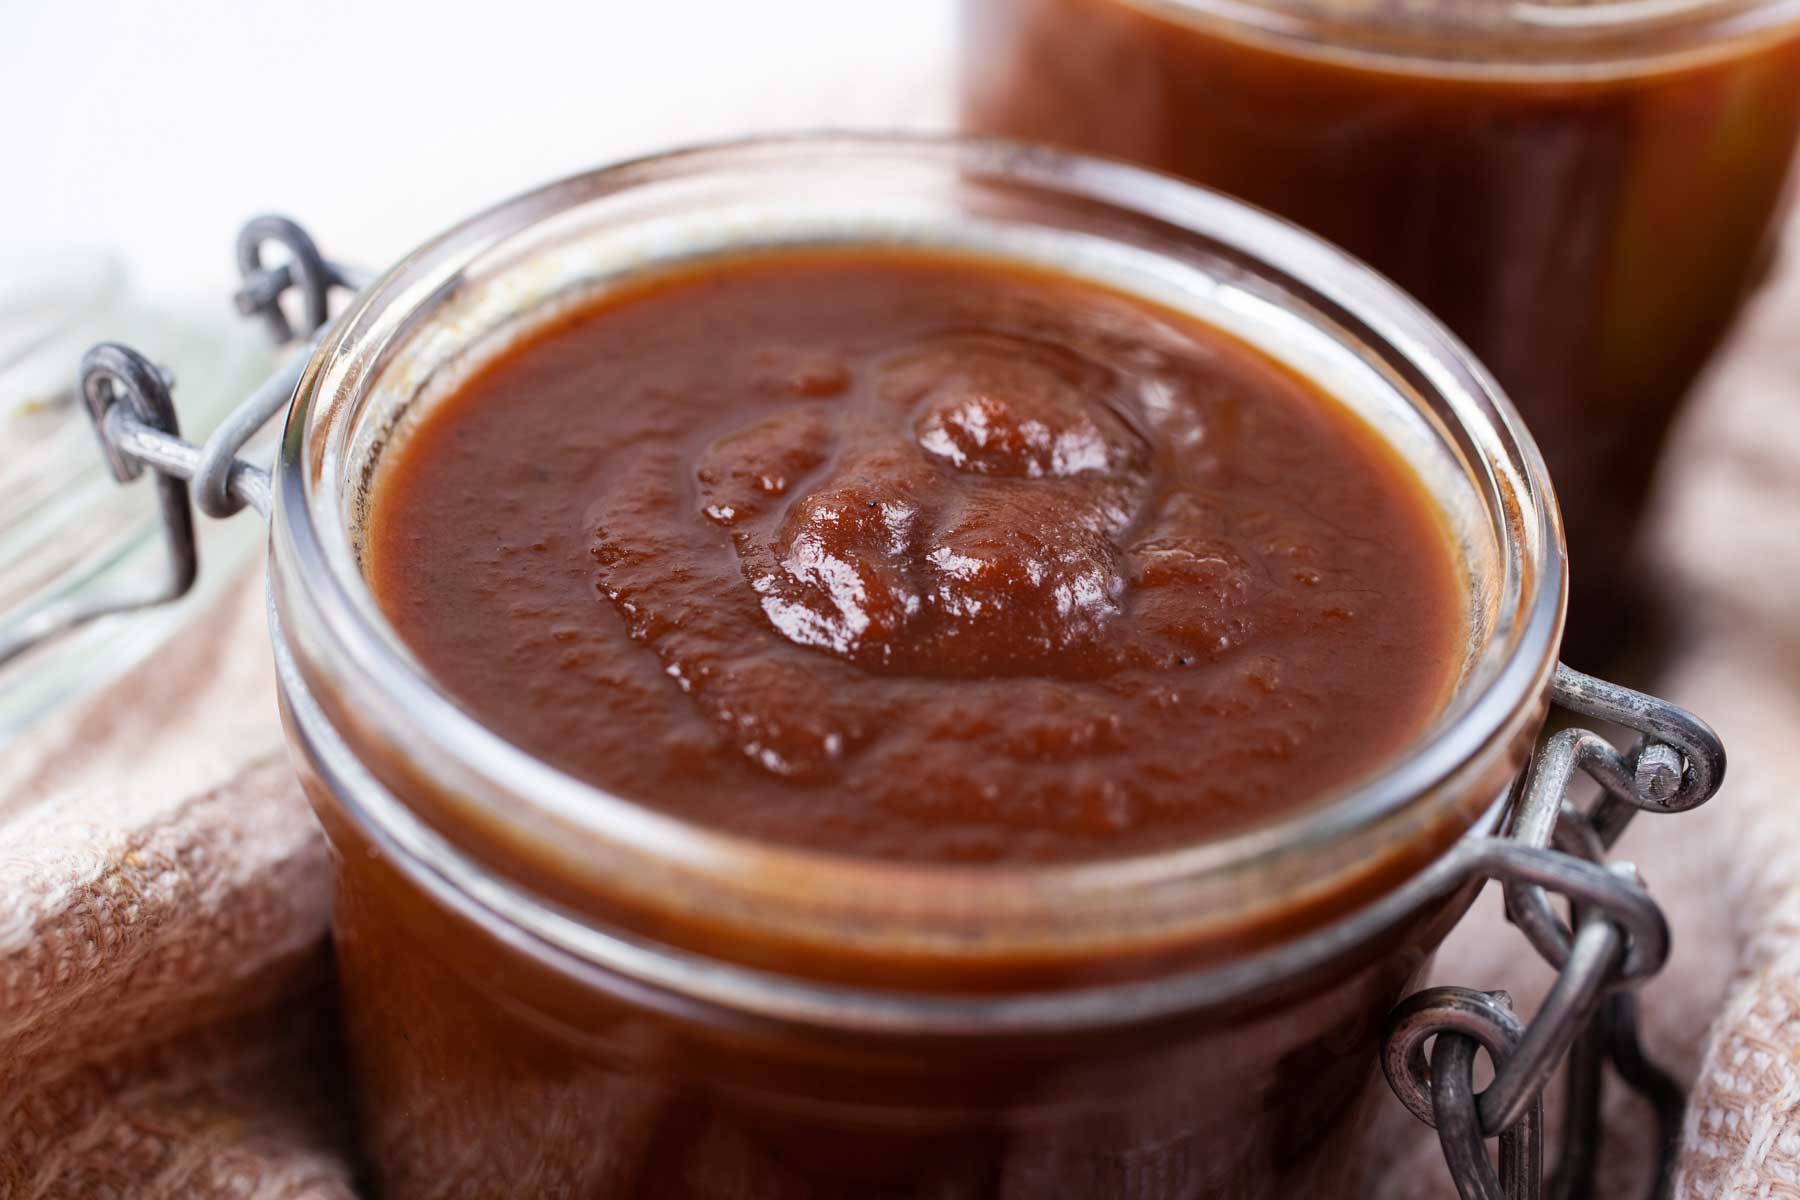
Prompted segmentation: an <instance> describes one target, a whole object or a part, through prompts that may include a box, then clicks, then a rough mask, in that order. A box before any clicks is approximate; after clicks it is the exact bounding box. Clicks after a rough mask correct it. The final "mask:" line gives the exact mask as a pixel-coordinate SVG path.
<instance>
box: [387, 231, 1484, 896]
mask: <svg viewBox="0 0 1800 1200" xmlns="http://www.w3.org/2000/svg"><path fill="white" fill-rule="evenodd" d="M365 566H366V569H367V571H368V574H369V578H370V580H371V583H372V586H373V588H374V590H375V592H376V595H377V598H378V600H379V602H380V603H381V605H382V607H383V609H384V611H385V612H386V613H387V615H388V616H389V618H390V620H391V621H392V622H393V623H394V625H395V626H396V628H397V629H398V631H399V633H400V634H401V636H402V637H403V639H404V640H405V641H406V642H407V643H408V644H409V645H410V646H411V648H412V649H413V650H414V652H415V654H416V655H417V656H418V657H419V658H420V659H421V660H422V662H423V663H424V665H425V666H426V667H427V669H428V670H429V671H431V672H432V673H433V674H434V675H435V676H436V677H437V678H438V679H439V680H440V681H441V682H442V684H443V685H444V686H445V687H446V689H447V690H448V691H449V692H450V693H451V694H452V695H453V696H455V697H456V698H457V699H458V700H459V701H460V702H461V703H462V704H464V705H465V706H466V707H467V708H468V709H470V710H471V711H472V712H473V713H474V714H475V715H476V716H477V717H478V718H479V719H481V720H482V721H483V722H484V723H486V724H487V725H489V726H490V727H492V728H494V729H496V730H498V731H499V732H500V733H502V734H503V735H504V736H506V737H508V738H509V739H511V740H513V741H514V742H516V743H517V744H519V745H520V746H522V747H524V748H525V749H527V750H529V751H531V752H532V753H534V754H536V755H538V756H539V757H541V758H544V759H545V760H547V761H549V762H551V763H554V764H556V765H558V766H560V767H562V768H564V769H566V770H568V771H569V772H571V773H573V774H575V775H577V776H580V777H582V778H585V779H588V780H591V781H592V782H594V783H596V784H599V785H601V786H603V787H606V788H608V789H610V790H612V791H614V792H616V793H618V794H620V795H623V796H626V797H629V798H632V799H635V800H638V801H641V802H644V803H647V804H650V805H652V806H655V807H657V808H660V809H663V810H665V811H668V812H671V813H673V814H676V815H679V816H682V817H685V818H689V819H692V820H696V821H699V822H702V823H705V824H707V825H710V826H714V827H717V828H721V829H725V830H729V831H733V832H736V833H740V834H745V835H749V836H752V837H756V838H760V839H768V840H773V841H777V842H783V843H792V844H800V845H805V846H811V847H819V848H826V849H831V850H836V851H841V852H846V853H852V854H858V855H867V856H875V857H882V858H890V859H907V860H918V861H937V862H987V861H1046V860H1068V859H1081V858H1092V857H1102V856H1110V855H1116V854H1122V853H1127V852H1131V851H1136V850H1142V849H1146V848H1152V847H1160V846H1167V845H1172V844H1178V843H1185V842H1191V841H1196V840H1203V839H1207V838H1213V837H1218V836H1221V835H1224V834H1228V833H1232V832H1237V831H1240V830H1243V829H1246V828H1250V827H1252V826H1254V825H1256V824H1258V823H1260V822H1263V821H1266V820H1268V819H1270V818H1272V817H1275V816H1279V815H1282V814H1284V813H1287V812H1290V811H1292V810H1293V809H1295V808H1297V807H1301V806H1304V805H1306V804H1307V803H1309V802H1310V801H1314V800H1317V799H1318V798H1320V797H1321V796H1322V795H1324V794H1325V793H1327V792H1329V791H1331V790H1333V789H1335V788H1338V787H1341V786H1344V785H1347V784H1349V783H1352V782H1354V781H1355V780H1357V779H1358V778H1360V777H1362V776H1365V775H1367V774H1368V773H1370V772H1372V771H1374V770H1376V769H1378V768H1380V767H1381V766H1382V765H1384V764H1385V762H1386V761H1388V760H1389V759H1391V758H1392V757H1393V756H1394V755H1395V754H1396V753H1398V752H1399V751H1400V750H1401V749H1402V748H1403V747H1404V746H1405V745H1406V744H1407V743H1408V742H1409V741H1411V740H1412V738H1414V737H1415V736H1416V735H1417V734H1418V733H1419V732H1420V731H1421V730H1422V728H1423V727H1424V725H1425V724H1426V723H1427V722H1428V721H1429V719H1430V718H1431V717H1432V716H1433V715H1434V713H1435V712H1436V711H1437V709H1438V708H1439V707H1440V705H1441V704H1442V702H1443V699H1444V697H1445V695H1446V693H1447V690H1448V688H1449V687H1450V685H1451V684H1452V682H1453V680H1454V676H1455V671H1456V667H1457V665H1458V661H1459V658H1460V654H1461V648H1462V637H1463V620H1464V609H1463V601H1462V584H1461V577H1460V573H1459V571H1458V569H1457V567H1456V565H1455V563H1454V560H1453V557H1452V554H1451V551H1450V548H1449V543H1448V540H1447V536H1446V534H1445V532H1444V531H1443V529H1442V527H1441V525H1440V523H1439V519H1438V517H1437V515H1436V511H1435V508H1434V507H1433V505H1432V503H1431V501H1430V500H1429V499H1428V498H1427V497H1426V496H1425V495H1424V494H1423V492H1422V490H1421V485H1420V483H1419V482H1418V480H1417V479H1416V478H1415V477H1414V476H1413V475H1412V474H1411V472H1410V470H1409V469H1408V468H1407V467H1405V466H1404V464H1402V463H1401V462H1400V461H1399V459H1398V458H1397V457H1396V456H1395V455H1394V454H1393V452H1392V451H1391V450H1390V449H1389V448H1388V447H1387V446H1386V445H1385V444H1384V443H1383V442H1382V441H1381V440H1380V439H1379V437H1378V436H1377V435H1376V434H1374V433H1373V431H1371V430H1369V429H1368V428H1367V427H1365V426H1363V425H1362V424H1361V423H1360V422H1359V421H1358V420H1357V419H1356V418H1355V417H1353V416H1352V415H1351V414H1350V413H1349V412H1348V411H1347V410H1346V409H1344V408H1343V407H1342V406H1341V405H1339V404H1338V403H1337V402H1335V401H1334V400H1332V399H1330V398H1329V397H1327V396H1324V395H1322V394H1320V393H1319V392H1318V391H1317V390H1316V388H1315V387H1314V386H1313V385H1311V384H1310V383H1308V382H1306V381H1304V380H1302V379H1300V378H1298V377H1296V376H1294V375H1293V374H1291V373H1289V372H1288V371H1286V370H1285V369H1284V368H1282V367H1280V366H1279V365H1277V364H1275V363H1274V362H1272V361H1270V360H1268V359H1266V358H1264V357H1263V356H1262V355H1260V354H1259V353H1257V352H1256V351H1253V350H1252V349H1250V348H1249V347H1248V346H1246V345H1244V344H1242V343H1240V342H1237V341H1235V340H1233V339H1232V338H1230V337H1228V336H1227V335H1225V334H1223V333H1222V332H1220V331H1217V330H1215V329H1212V328H1210V327H1208V326H1205V325H1202V324H1200V323H1198V322H1196V321H1194V320H1193V319H1191V318H1186V317H1183V316H1180V315H1178V314H1176V313H1173V312H1171V311H1168V310H1164V309H1161V308H1157V307H1154V306H1152V305H1149V304H1147V303H1144V302H1141V301H1138V300H1135V299H1131V298H1128V297H1126V296H1123V295H1120V294H1116V293H1112V292H1109V291H1106V290H1103V289H1100V288H1098V287H1096V286H1093V285H1090V284H1086V283H1083V282H1079V281H1076V280H1073V279H1068V278H1063V277H1059V276H1052V275H1048V274H1040V273H1036V272H1033V271H1028V270H1025V269H1022V268H1017V267H1010V266H1003V265H1000V264H995V263H990V262H985V261H982V260H976V259H963V258H955V257H949V256H937V255H933V254H929V253H926V252H911V251H877V250H857V251H785V252H780V253H771V254H764V255H759V256H746V257H743V258H740V259H735V260H729V261H725V262H715V263H713V264H711V265H709V266H708V267H707V268H705V269H703V270H694V271H691V272H687V273H683V274H679V275H673V276H668V277H665V278H661V279H657V280H654V281H651V282H648V283H644V284H641V285H637V286H634V287H632V288H630V289H628V290H625V291H623V292H618V293H614V294H612V295H610V296H608V297H606V298H604V299H602V300H600V301H598V302H596V303H594V304H592V305H590V306H589V307H588V308H586V309H584V310H581V311H578V312H575V313H573V314H572V315H569V316H566V317H564V318H561V319H559V320H558V321H557V322H556V323H554V324H552V325H550V326H549V327H547V328H544V329H540V330H538V331H536V332H535V333H534V334H533V335H532V336H531V337H530V338H528V339H527V340H526V341H525V342H523V343H521V344H519V345H515V346H513V347H511V348H510V349H509V350H507V351H506V352H505V353H504V354H503V355H502V356H501V357H500V358H499V359H497V360H496V361H495V362H493V363H491V364H489V365H488V366H487V367H486V368H484V369H483V370H482V371H481V372H480V373H479V374H478V375H477V376H475V377H474V378H473V379H472V380H470V381H469V382H467V383H466V384H465V385H464V386H462V387H461V388H460V389H459V390H458V391H457V392H456V393H455V394H454V395H452V396H450V397H448V398H447V399H445V400H444V401H442V402H441V403H438V404H436V405H435V406H433V408H432V409H431V410H430V411H429V412H427V413H425V414H424V416H423V418H422V419H421V420H420V421H419V422H418V423H417V425H416V427H415V428H413V429H412V430H411V431H410V432H409V433H408V434H407V435H406V436H405V438H404V440H403V442H402V443H401V444H400V445H399V446H398V448H397V449H396V450H395V451H392V452H390V453H389V454H388V456H387V460H386V461H384V464H383V471H382V476H381V478H380V480H379V481H378V486H377V490H376V494H375V497H374V504H373V507H372V518H371V521H370V524H369V529H368V537H367V546H366V563H365Z"/></svg>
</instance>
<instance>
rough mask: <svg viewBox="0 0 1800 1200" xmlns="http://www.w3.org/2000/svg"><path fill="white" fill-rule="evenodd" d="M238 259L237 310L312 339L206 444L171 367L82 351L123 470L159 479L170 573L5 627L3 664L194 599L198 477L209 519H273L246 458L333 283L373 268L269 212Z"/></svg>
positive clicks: (117, 350)
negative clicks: (89, 628) (273, 260)
mask: <svg viewBox="0 0 1800 1200" xmlns="http://www.w3.org/2000/svg"><path fill="white" fill-rule="evenodd" d="M270 243H276V244H278V245H280V246H282V247H284V248H285V249H286V250H287V252H288V258H287V260H286V261H285V262H282V263H280V264H279V265H277V266H273V267H266V266H264V265H263V252H264V250H265V249H266V248H267V247H268V245H269V244H270ZM237 258H238V270H239V273H240V274H241V276H242V279H243V285H242V286H241V287H240V288H239V290H238V293H237V297H236V300H237V306H238V310H239V311H240V312H242V313H244V314H245V315H248V316H260V317H262V318H263V320H264V322H265V323H266V324H267V325H268V328H269V332H270V334H271V336H272V337H273V338H274V339H275V342H276V344H277V345H287V344H289V343H291V342H294V341H299V340H304V341H305V343H306V344H305V345H304V346H303V347H302V348H301V349H300V350H298V351H297V352H295V353H293V354H292V355H290V356H289V358H288V360H287V362H286V364H285V365H284V366H283V367H282V368H281V369H280V370H278V371H276V372H275V374H274V375H272V376H271V377H270V378H269V379H268V381H267V382H265V383H264V384H263V385H262V386H261V387H259V388H257V389H256V391H255V392H253V393H252V394H251V396H250V397H249V399H247V400H245V401H244V403H243V404H241V405H239V406H238V407H237V408H236V409H234V410H233V411H232V412H231V414H230V415H229V416H227V417H226V418H225V420H223V421H222V422H220V424H219V427H218V428H217V429H215V430H214V431H213V433H212V436H210V437H208V438H207V439H206V441H205V442H204V443H202V444H200V445H195V444H194V443H192V442H190V441H187V440H186V439H184V438H183V437H182V436H181V427H180V423H179V421H178V419H177V417H176V414H175V402H174V399H173V398H172V396H171V395H170V388H171V387H172V385H173V378H172V376H170V375H169V373H168V372H166V371H164V370H162V369H161V368H159V367H157V366H155V365H154V364H153V363H152V362H151V361H150V360H149V359H148V358H146V357H145V356H144V355H142V354H140V353H138V352H137V351H136V350H133V349H131V348H130V347H129V346H123V345H120V344H119V343H117V342H103V343H101V344H100V345H97V346H95V347H93V348H92V349H90V350H89V351H88V352H87V353H86V354H85V355H83V356H82V359H81V373H80V376H79V380H78V383H77V385H76V387H77V394H78V395H79V396H80V397H81V401H82V405H83V407H84V408H85V409H86V411H87V414H88V419H89V420H90V421H91V422H92V424H93V426H94V432H95V434H96V435H97V436H98V437H99V439H100V452H101V454H103V455H104V456H105V458H106V462H107V465H108V467H110V468H111V470H112V474H113V478H114V479H116V480H118V481H119V482H121V483H128V482H130V481H131V480H133V479H136V478H137V477H138V476H139V475H141V474H142V473H143V470H144V468H145V467H149V468H150V470H151V472H152V473H153V474H154V475H155V477H156V494H157V507H158V511H159V513H160V516H161V523H162V535H163V541H164V543H165V545H166V547H167V557H166V560H165V566H164V569H163V572H162V574H161V577H160V578H157V579H153V580H150V581H149V582H147V583H146V582H143V581H134V582H133V584H132V585H131V586H129V587H125V588H115V589H110V590H107V591H104V592H99V593H94V592H87V593H84V594H80V595H75V596H71V597H68V598H66V599H65V600H63V601H62V602H60V603H57V604H51V605H47V606H44V607H41V608H38V609H36V610H34V611H33V612H32V613H30V614H29V615H28V616H27V617H25V618H23V619H20V620H17V621H13V622H10V623H8V624H6V625H3V626H0V666H3V665H5V664H6V663H8V662H10V661H11V660H13V659H15V658H17V657H19V656H20V655H22V654H24V653H25V652H26V651H28V650H30V649H32V648H33V647H35V646H37V645H39V644H41V643H43V642H46V641H48V640H50V639H52V638H56V637H60V636H62V635H63V634H66V633H69V632H71V631H73V630H75V629H76V628H78V627H80V626H82V625H85V624H87V623H88V622H90V621H94V620H97V619H99V618H101V617H106V616H112V615H114V614H116V613H126V612H133V611H135V610H138V609H144V608H153V607H155V606H157V605H161V604H167V603H169V602H171V601H174V600H178V599H180V598H181V597H182V596H183V595H185V594H186V593H187V591H188V589H189V588H191V587H193V585H194V581H195V580H196V579H197V578H198V577H199V572H200V562H199V552H198V549H197V547H196V545H195V541H194V518H193V512H192V505H191V504H190V497H189V485H190V481H191V484H192V490H193V496H192V503H193V504H194V505H198V507H199V509H200V511H201V512H202V513H205V514H206V515H207V516H209V517H218V518H224V517H230V516H232V515H234V514H236V513H238V512H241V511H242V510H243V509H245V508H251V509H254V510H255V511H256V512H257V513H258V514H259V515H260V516H262V517H263V518H264V519H265V520H266V519H267V518H268V515H269V501H270V490H269V484H270V480H269V472H268V470H267V468H265V467H262V466H259V465H258V464H255V463H252V462H249V461H247V460H245V459H243V458H241V457H239V454H240V452H241V451H242V450H243V448H244V446H245V445H246V444H247V443H248V442H249V441H250V439H251V438H253V437H255V436H256V434H257V431H258V430H260V429H261V428H262V427H263V426H264V425H266V424H268V422H269V420H270V418H272V417H274V416H275V414H277V413H279V412H281V411H282V410H283V409H285V408H286V407H287V406H288V405H289V404H290V403H291V402H292V401H293V397H294V389H295V388H296V387H297V386H298V385H299V381H300V374H301V372H302V371H303V370H304V369H305V367H306V362H307V359H308V358H310V357H311V347H312V345H313V344H315V341H316V339H317V337H318V335H319V334H320V332H321V331H322V330H323V329H324V327H325V324H326V323H327V321H328V319H329V316H330V293H331V292H332V290H333V289H342V290H345V291H350V292H356V291H360V290H361V289H362V288H364V287H366V286H367V285H368V283H369V281H370V279H371V276H370V275H369V274H368V273H366V272H363V271H357V270H354V269H352V268H349V267H345V266H342V265H340V264H337V263H332V262H329V261H327V260H326V259H325V258H324V256H322V255H321V254H320V253H319V249H318V247H317V246H316V245H315V244H314V242H313V240H312V238H311V237H310V236H309V235H308V234H307V232H306V231H305V230H304V229H302V228H301V227H300V226H299V225H298V224H296V223H295V222H293V221H291V220H289V219H288V218H286V217H277V216H262V217H257V218H255V219H254V220H251V221H249V222H248V223H246V224H245V226H244V227H243V229H242V230H240V231H239V233H238V239H237ZM293 289H298V291H299V293H300V308H301V312H302V325H301V331H300V332H299V333H296V332H295V329H294V326H293V324H292V323H291V322H290V321H289V319H288V317H287V314H286V313H285V312H284V311H283V310H282V307H281V301H282V297H283V295H284V294H286V293H287V292H288V291H290V290H293Z"/></svg>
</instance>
